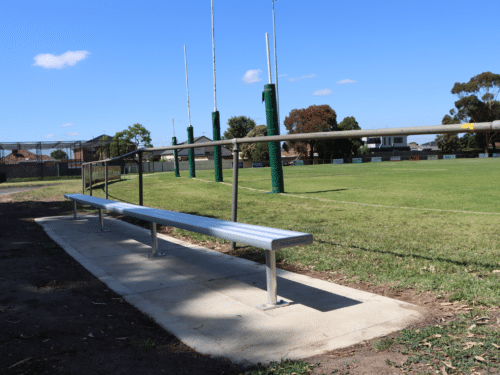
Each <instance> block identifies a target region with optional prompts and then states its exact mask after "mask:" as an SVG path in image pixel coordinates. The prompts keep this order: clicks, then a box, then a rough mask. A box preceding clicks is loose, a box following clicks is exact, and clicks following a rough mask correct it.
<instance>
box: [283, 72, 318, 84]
mask: <svg viewBox="0 0 500 375" xmlns="http://www.w3.org/2000/svg"><path fill="white" fill-rule="evenodd" d="M315 77H316V74H314V73H313V74H309V75H308V76H302V77H299V78H288V80H289V81H290V82H297V81H300V80H301V79H304V78H315Z"/></svg>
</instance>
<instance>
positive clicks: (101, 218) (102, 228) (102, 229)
mask: <svg viewBox="0 0 500 375" xmlns="http://www.w3.org/2000/svg"><path fill="white" fill-rule="evenodd" d="M99 223H100V224H101V232H109V230H107V229H104V216H103V214H102V208H99Z"/></svg>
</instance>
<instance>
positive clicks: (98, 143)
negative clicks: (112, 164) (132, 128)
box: [74, 134, 137, 162]
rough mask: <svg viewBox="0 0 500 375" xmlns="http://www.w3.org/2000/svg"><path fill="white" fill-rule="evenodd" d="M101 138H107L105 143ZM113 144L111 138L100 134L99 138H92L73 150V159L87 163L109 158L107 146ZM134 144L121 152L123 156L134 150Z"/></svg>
mask: <svg viewBox="0 0 500 375" xmlns="http://www.w3.org/2000/svg"><path fill="white" fill-rule="evenodd" d="M103 137H108V140H107V141H102V138H103ZM112 142H113V137H112V136H109V135H106V134H102V135H100V136H99V137H95V138H92V139H90V140H88V141H86V142H83V143H82V144H81V147H79V148H75V150H74V155H75V156H74V158H75V160H78V161H80V160H81V161H83V162H88V161H94V160H102V159H107V158H109V151H108V150H109V145H110V144H111V143H112ZM136 149H137V147H136V145H135V144H133V143H132V142H130V144H129V145H128V146H127V147H126V148H125V150H123V152H122V153H123V154H125V153H127V152H131V151H134V150H136Z"/></svg>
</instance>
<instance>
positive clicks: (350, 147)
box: [334, 116, 363, 157]
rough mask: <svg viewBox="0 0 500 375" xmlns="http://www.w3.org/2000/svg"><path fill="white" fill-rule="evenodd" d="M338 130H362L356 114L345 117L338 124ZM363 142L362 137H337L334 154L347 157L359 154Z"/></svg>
mask: <svg viewBox="0 0 500 375" xmlns="http://www.w3.org/2000/svg"><path fill="white" fill-rule="evenodd" d="M336 130H337V131H345V130H361V128H360V127H359V124H358V122H357V121H356V119H355V118H354V116H349V117H345V118H344V119H343V120H342V121H341V122H340V123H339V125H338V126H337V129H336ZM361 146H363V142H362V141H361V139H360V138H345V139H336V140H335V142H334V155H335V156H339V157H347V156H351V155H357V154H358V152H359V149H360V147H361Z"/></svg>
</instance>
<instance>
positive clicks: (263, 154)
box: [241, 125, 269, 161]
mask: <svg viewBox="0 0 500 375" xmlns="http://www.w3.org/2000/svg"><path fill="white" fill-rule="evenodd" d="M265 136H267V126H266V125H258V126H256V127H255V128H253V129H252V130H250V131H249V132H248V134H247V135H246V137H249V138H251V137H265ZM241 156H242V157H243V158H245V159H252V160H253V161H269V146H268V144H267V142H260V143H243V144H242V145H241Z"/></svg>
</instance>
